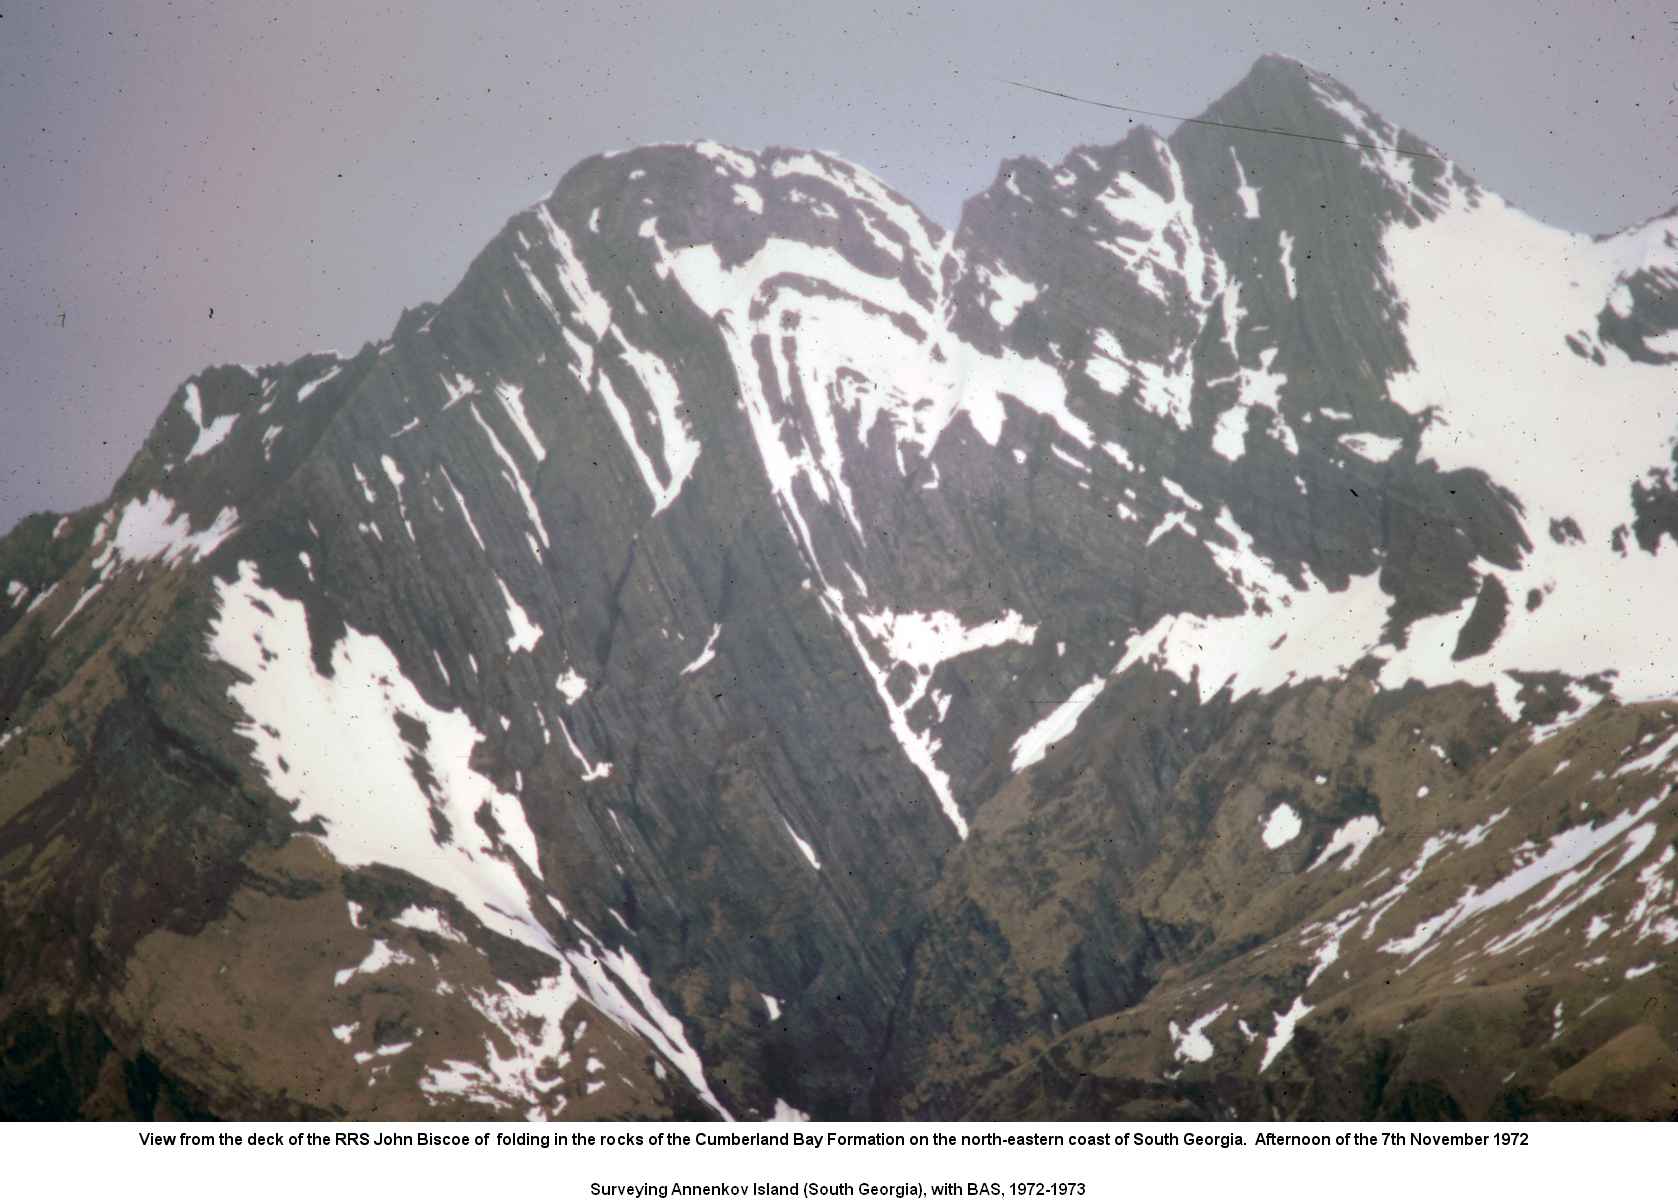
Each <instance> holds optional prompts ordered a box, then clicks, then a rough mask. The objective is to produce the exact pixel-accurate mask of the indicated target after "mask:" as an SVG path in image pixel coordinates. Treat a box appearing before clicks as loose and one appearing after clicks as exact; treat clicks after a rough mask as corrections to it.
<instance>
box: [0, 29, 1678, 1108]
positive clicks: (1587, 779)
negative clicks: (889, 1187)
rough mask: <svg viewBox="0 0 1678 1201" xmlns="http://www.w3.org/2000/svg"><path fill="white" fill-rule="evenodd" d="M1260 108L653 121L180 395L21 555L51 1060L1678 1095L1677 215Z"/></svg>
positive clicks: (162, 1088)
mask: <svg viewBox="0 0 1678 1201" xmlns="http://www.w3.org/2000/svg"><path fill="white" fill-rule="evenodd" d="M1206 116H1207V117H1208V119H1209V120H1211V121H1213V122H1220V123H1222V124H1213V125H1207V124H1199V125H1185V126H1183V127H1182V129H1180V130H1179V132H1178V133H1177V134H1175V135H1174V136H1173V137H1172V138H1170V139H1161V138H1159V137H1157V136H1156V135H1154V134H1152V133H1151V132H1148V131H1146V130H1137V131H1136V132H1133V133H1130V134H1129V135H1127V136H1126V137H1125V138H1123V140H1121V141H1119V142H1118V143H1116V144H1115V145H1112V146H1107V147H1089V148H1084V149H1081V150H1079V151H1077V152H1075V153H1073V154H1072V155H1070V156H1069V157H1068V158H1067V159H1066V160H1065V161H1064V162H1062V163H1060V164H1058V165H1055V166H1048V165H1045V164H1042V163H1039V162H1036V161H1034V160H1030V159H1018V160H1013V161H1010V162H1008V163H1006V164H1004V165H1003V167H1002V169H1001V171H1000V172H999V174H998V176H997V179H996V182H995V183H994V184H993V186H992V187H991V188H990V189H989V190H987V191H986V192H985V193H984V194H982V195H980V196H978V197H976V198H975V199H973V200H972V201H970V202H969V203H968V205H967V208H966V210H965V211H964V214H963V219H962V222H961V225H960V228H958V229H957V230H955V231H954V232H946V231H944V230H941V229H939V228H937V227H936V226H934V225H933V224H932V223H930V222H929V221H927V220H926V219H925V218H924V217H922V216H921V215H920V214H919V213H918V212H917V211H916V210H915V209H914V208H913V206H912V205H911V204H910V203H909V202H908V201H906V200H904V199H903V198H902V197H900V196H899V195H897V194H896V193H895V192H893V191H891V190H890V189H889V188H888V187H887V186H886V185H885V184H883V183H881V182H880V181H879V180H877V179H875V178H874V177H873V176H871V175H869V174H868V173H867V172H865V171H863V170H861V169H859V168H856V167H854V166H851V165H849V164H846V163H844V162H841V161H839V160H837V159H834V158H831V157H829V156H826V155H820V154H813V153H809V152H802V151H783V150H771V151H767V152H764V153H762V154H747V153H744V152H740V151H736V150H732V149H728V148H725V147H721V146H717V145H714V144H709V143H701V144H698V145H694V146H672V147H651V148H645V149H641V150H635V151H631V152H628V153H624V154H619V155H614V156H601V157H596V158H593V159H590V160H588V161H586V162H584V163H582V164H579V165H578V166H577V167H576V168H575V169H573V170H572V171H571V172H570V173H569V174H568V175H567V176H566V178H565V179H564V181H563V182H562V183H561V184H560V186H559V187H558V188H557V189H556V191H555V193H554V194H553V196H552V197H550V198H548V199H547V200H545V201H543V202H541V203H539V204H537V205H536V206H534V207H532V208H530V209H527V210H525V211H523V212H520V213H519V214H517V215H516V216H514V217H513V219H512V220H511V221H509V222H508V224H507V226H506V227H505V229H504V230H503V231H502V232H501V233H500V234H499V235H498V236H497V237H496V238H495V239H494V240H493V241H492V242H491V243H490V244H489V245H488V246H487V247H486V248H485V249H484V251H483V252H482V254H480V255H479V257H478V259H477V260H476V261H475V262H474V263H473V264H472V266H471V267H470V269H469V270H468V271H467V273H466V276H465V278H464V279H463V280H462V281H461V283H460V285H459V286H458V287H457V288H456V289H455V290H454V292H453V293H451V294H450V296H449V297H448V298H447V299H446V300H445V301H443V302H442V303H441V304H439V305H426V306H422V307H421V308H419V309H416V310H410V311H408V312H406V313H404V314H403V317H402V319H401V320H400V321H399V322H398V324H397V327H396V330H395V332H394V334H393V335H392V337H391V338H390V339H389V340H388V341H387V342H384V343H381V344H378V345H370V346H367V347H364V348H363V349H362V350H361V351H360V352H359V353H357V354H356V355H354V356H352V357H348V358H346V357H343V356H340V355H336V354H322V355H314V356H310V357H308V358H305V359H303V360H300V361H298V362H296V363H293V364H289V365H283V366H270V367H260V368H256V367H219V368H214V369H211V370H208V371H205V372H203V373H201V374H200V375H198V376H196V377H194V378H193V379H192V380H190V381H188V382H187V383H186V384H184V385H183V386H182V388H181V389H180V390H179V391H178V392H177V393H176V395H175V396H173V397H172V398H171V399H170V401H169V403H168V405H167V406H166V407H165V409H164V412H163V415H162V417H161V418H160V419H159V421H158V423H157V425H156V427H155V428H154V430H153V432H152V434H151V436H150V438H149V439H148V440H147V442H146V444H145V446H144V448H143V449H142V450H141V452H140V454H139V455H138V456H137V457H136V459H135V460H134V462H133V464H132V465H131V466H130V468H129V469H128V471H127V472H126V473H125V474H124V476H123V478H122V479H121V480H119V481H118V483H117V485H116V487H115V489H114V490H113V492H112V494H111V496H110V498H109V500H108V501H106V502H105V503H103V504H100V505H98V506H95V507H93V508H91V509H88V510H86V511H84V512H81V513H76V514H70V515H66V516H63V517H57V516H54V515H42V516H38V517H35V518H31V519H29V520H28V521H26V522H24V523H23V524H22V525H20V526H19V527H18V528H17V529H16V530H14V531H13V532H12V533H11V534H10V535H9V536H8V537H7V538H6V539H5V540H4V541H3V542H0V581H5V582H6V584H5V586H6V588H7V592H6V597H5V599H4V601H3V602H0V713H3V714H4V715H5V716H4V718H3V719H0V885H3V887H0V912H3V914H4V923H5V927H4V928H5V931H6V936H5V938H4V939H3V940H0V1109H3V1110H4V1111H5V1112H7V1113H8V1114H12V1115H21V1116H31V1115H33V1116H74V1115H82V1116H106V1115H112V1116H116V1115H122V1116H127V1115H135V1114H138V1115H144V1116H171V1115H180V1116H195V1115H210V1116H246V1115H261V1114H283V1115H292V1116H347V1117H365V1116H386V1117H395V1116H404V1117H406V1116H425V1115H432V1116H439V1117H451V1116H467V1115H471V1116H484V1115H501V1116H512V1117H524V1116H549V1117H552V1116H562V1117H567V1118H570V1117H577V1118H587V1117H625V1116H661V1115H662V1116H688V1117H714V1116H717V1115H727V1116H731V1117H735V1118H743V1119H749V1118H767V1117H788V1116H796V1115H797V1114H799V1113H809V1114H814V1115H816V1116H821V1117H858V1116H888V1117H896V1116H940V1117H953V1116H963V1115H988V1116H1047V1117H1095V1116H1106V1115H1112V1114H1118V1113H1130V1114H1136V1115H1143V1116H1146V1115H1155V1116H1206V1117H1211V1116H1226V1115H1230V1114H1234V1115H1238V1116H1248V1117H1260V1116H1271V1115H1278V1114H1279V1115H1282V1116H1299V1117H1328V1116H1358V1115H1374V1114H1384V1115H1407V1116H1454V1115H1466V1116H1486V1115H1493V1114H1496V1115H1543V1114H1567V1115H1581V1114H1582V1115H1588V1116H1608V1115H1636V1116H1654V1115H1665V1114H1667V1113H1670V1112H1672V1111H1673V1110H1674V1109H1675V1108H1678V1061H1675V1059H1674V1055H1673V1052H1672V1050H1671V1047H1672V1046H1673V1045H1674V1040H1675V1039H1678V1014H1675V1013H1674V1010H1673V1001H1674V997H1675V995H1678V994H1675V991H1674V990H1675V988H1678V975H1675V974H1674V969H1673V967H1672V964H1671V958H1672V957H1671V953H1670V948H1671V944H1672V943H1674V942H1675V941H1678V912H1675V911H1674V905H1675V895H1674V893H1675V883H1678V865H1675V863H1674V860H1675V857H1678V809H1675V808H1674V806H1673V804H1672V802H1671V800H1670V794H1671V791H1672V788H1673V778H1674V775H1675V773H1678V704H1675V703H1674V698H1675V697H1678V666H1675V665H1678V655H1675V653H1674V647H1673V645H1672V641H1673V635H1672V632H1671V631H1672V628H1673V627H1672V626H1671V624H1670V623H1669V622H1668V621H1667V620H1666V612H1665V610H1666V607H1667V602H1666V600H1665V596H1666V594H1668V593H1670V592H1672V591H1673V587H1674V585H1675V584H1678V567H1675V564H1678V560H1675V559H1674V553H1675V552H1674V549H1673V547H1672V546H1670V545H1668V544H1667V539H1668V537H1669V536H1670V537H1671V538H1673V539H1675V540H1678V525H1675V521H1678V516H1675V515H1678V508H1675V507H1674V503H1673V500H1672V495H1673V494H1672V486H1673V480H1672V472H1673V464H1674V445H1675V435H1678V401H1675V399H1674V397H1675V396H1678V390H1675V387H1674V385H1675V383H1678V376H1675V374H1674V370H1673V367H1672V364H1673V363H1674V362H1675V361H1678V217H1674V216H1673V215H1668V216H1667V217H1665V218H1662V219H1659V220H1656V221H1653V222H1651V223H1649V224H1647V225H1645V226H1642V227H1639V228H1637V229H1634V230H1629V231H1626V232H1624V233H1621V234H1618V235H1615V236H1613V237H1610V238H1603V239H1589V238H1585V237H1581V236H1576V235H1570V234H1564V233H1561V232H1558V231H1555V230H1551V229H1548V228H1546V227H1544V226H1542V225H1540V224H1538V223H1537V222H1534V221H1532V220H1531V219H1530V218H1527V217H1526V216H1524V215H1523V214H1521V213H1519V212H1518V211H1516V210H1513V209H1511V208H1509V207H1508V206H1507V205H1505V204H1504V203H1503V202H1502V201H1501V200H1499V199H1498V198H1497V197H1496V196H1495V195H1493V194H1491V193H1489V192H1487V191H1485V190H1484V189H1482V188H1481V187H1479V186H1478V185H1477V184H1476V183H1475V182H1474V181H1473V180H1472V179H1471V178H1469V177H1468V176H1467V175H1466V174H1464V173H1463V172H1462V171H1461V170H1459V169H1458V168H1456V167H1455V166H1454V165H1452V164H1450V163H1449V162H1447V161H1445V160H1444V159H1442V158H1440V157H1439V156H1438V155H1437V154H1436V153H1435V152H1434V151H1432V150H1431V149H1430V148H1428V147H1427V146H1425V145H1424V144H1423V143H1421V142H1420V141H1418V140H1416V139H1415V138H1413V137H1412V136H1411V135H1409V134H1407V133H1405V132H1403V131H1400V130H1396V129H1393V128H1392V127H1390V126H1389V125H1387V124H1386V123H1385V122H1384V121H1382V120H1381V119H1380V118H1379V117H1378V116H1376V115H1375V114H1373V113H1371V112H1369V111H1368V110H1367V109H1366V108H1364V107H1363V106H1362V105H1361V104H1359V103H1358V102H1357V100H1356V99H1355V98H1354V97H1353V96H1352V95H1351V93H1350V92H1348V91H1347V90H1346V89H1345V88H1344V87H1342V86H1341V85H1340V84H1338V83H1336V82H1334V81H1332V80H1329V79H1326V78H1323V77H1320V76H1314V75H1313V74H1312V73H1310V72H1309V71H1307V70H1306V69H1305V68H1303V67H1301V66H1300V65H1299V64H1297V63H1293V62H1289V61H1286V60H1282V59H1274V58H1271V59H1265V60H1262V61H1261V62H1260V63H1259V64H1258V65H1257V66H1255V68H1254V70H1253V72H1252V73H1251V75H1250V76H1249V77H1248V78H1247V79H1246V80H1245V81H1243V82H1242V83H1241V84H1240V85H1239V86H1237V87H1236V88H1235V89H1234V90H1233V91H1231V92H1230V93H1229V94H1228V95H1227V96H1226V97H1224V98H1223V99H1222V100H1220V101H1219V102H1218V103H1217V104H1216V105H1214V106H1213V108H1212V109H1211V110H1210V111H1209V112H1208V113H1207V114H1206ZM1229 126H1249V127H1260V128H1280V129H1287V130H1292V131H1296V132H1310V133H1312V134H1314V135H1316V136H1317V137H1318V138H1322V139H1327V140H1305V139H1298V138H1289V137H1284V136H1277V135H1267V134H1260V133H1252V132H1243V131H1241V130H1237V129H1232V128H1229Z"/></svg>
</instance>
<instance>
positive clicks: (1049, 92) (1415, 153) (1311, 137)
mask: <svg viewBox="0 0 1678 1201" xmlns="http://www.w3.org/2000/svg"><path fill="white" fill-rule="evenodd" d="M997 82H998V83H1005V84H1007V85H1008V86H1009V87H1015V88H1024V89H1025V90H1026V91H1028V92H1038V93H1041V94H1042V95H1044V96H1058V97H1059V98H1060V99H1062V100H1071V101H1074V102H1076V103H1078V104H1093V105H1095V106H1096V107H1097V108H1110V109H1113V110H1114V111H1115V112H1121V113H1136V114H1137V115H1139V116H1143V117H1158V118H1159V119H1160V120H1162V121H1187V122H1188V123H1189V124H1190V125H1212V126H1216V127H1217V128H1218V129H1238V130H1240V131H1242V132H1243V133H1271V134H1275V135H1276V136H1278V137H1283V138H1301V139H1303V140H1305V141H1307V142H1327V143H1328V144H1329V145H1330V146H1354V147H1357V148H1358V149H1361V150H1387V151H1391V152H1392V153H1393V154H1405V155H1409V156H1410V157H1411V158H1431V159H1434V160H1436V161H1438V162H1441V163H1442V162H1444V161H1445V156H1444V155H1442V154H1434V153H1433V152H1432V151H1431V150H1405V149H1404V148H1403V147H1401V146H1389V145H1387V144H1386V143H1385V142H1359V141H1356V140H1348V139H1346V138H1331V137H1327V136H1325V135H1323V134H1317V133H1299V132H1297V131H1295V130H1292V129H1266V128H1265V127H1264V126H1262V125H1237V124H1235V123H1234V122H1233V121H1213V120H1211V119H1209V118H1207V117H1182V116H1179V115H1177V114H1176V113H1156V112H1154V111H1153V110H1152V109H1146V108H1131V107H1129V106H1128V105H1124V104H1112V103H1110V102H1108V101H1106V100H1091V99H1090V98H1089V97H1087V96H1074V95H1072V94H1071V93H1070V92H1057V91H1055V90H1054V89H1053V88H1040V87H1038V86H1037V85H1036V84H1034V83H1021V82H1019V81H1018V80H1017V79H999V80H998V81H997Z"/></svg>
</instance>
